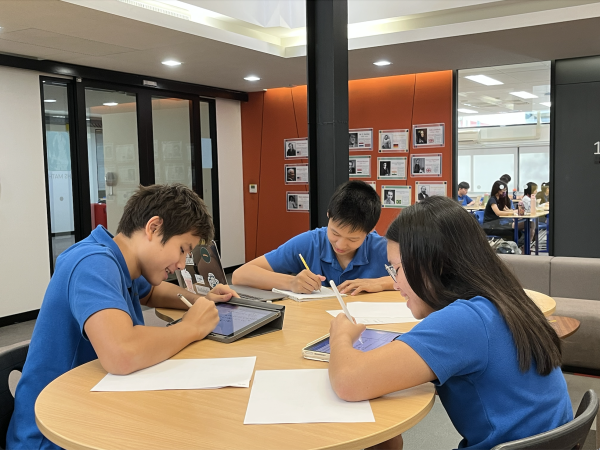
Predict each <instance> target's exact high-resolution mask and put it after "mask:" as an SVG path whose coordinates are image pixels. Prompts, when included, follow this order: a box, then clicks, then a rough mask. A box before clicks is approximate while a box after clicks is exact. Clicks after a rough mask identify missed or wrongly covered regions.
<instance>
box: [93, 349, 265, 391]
mask: <svg viewBox="0 0 600 450" xmlns="http://www.w3.org/2000/svg"><path fill="white" fill-rule="evenodd" d="M255 363H256V356H250V357H245V358H215V359H169V360H167V361H163V362H161V363H160V364H156V365H155V366H152V367H148V368H147V369H142V370H138V371H137V372H133V373H131V374H129V375H112V374H108V375H106V376H105V377H104V378H102V380H100V382H99V383H98V384H97V385H96V386H94V387H93V388H92V392H94V391H98V392H103V391H120V392H126V391H163V390H169V389H219V388H222V387H225V386H233V387H245V388H247V387H249V386H250V379H251V378H252V372H253V371H254V364H255Z"/></svg>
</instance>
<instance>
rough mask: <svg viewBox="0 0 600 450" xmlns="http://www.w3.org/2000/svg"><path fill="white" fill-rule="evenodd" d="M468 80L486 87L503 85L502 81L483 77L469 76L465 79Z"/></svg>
mask: <svg viewBox="0 0 600 450" xmlns="http://www.w3.org/2000/svg"><path fill="white" fill-rule="evenodd" d="M465 78H466V79H468V80H471V81H474V82H475V83H480V84H485V85H486V86H495V85H497V84H504V83H503V82H502V81H498V80H494V79H493V78H490V77H488V76H485V75H469V76H467V77H465Z"/></svg>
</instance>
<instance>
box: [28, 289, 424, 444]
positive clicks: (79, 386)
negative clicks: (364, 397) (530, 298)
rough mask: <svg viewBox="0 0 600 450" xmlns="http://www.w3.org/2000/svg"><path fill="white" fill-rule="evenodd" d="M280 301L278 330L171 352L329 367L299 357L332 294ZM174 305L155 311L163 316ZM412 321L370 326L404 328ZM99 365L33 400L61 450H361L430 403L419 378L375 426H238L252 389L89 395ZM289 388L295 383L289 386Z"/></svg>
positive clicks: (323, 326)
mask: <svg viewBox="0 0 600 450" xmlns="http://www.w3.org/2000/svg"><path fill="white" fill-rule="evenodd" d="M352 300H354V301H366V300H370V301H383V302H385V301H396V302H397V301H402V300H403V299H402V297H401V296H400V295H399V294H398V293H396V292H382V293H378V294H367V295H360V296H357V297H352ZM281 303H282V304H284V305H285V307H286V310H285V319H284V326H283V331H276V332H274V333H270V334H266V335H263V336H257V337H253V338H249V339H242V340H240V341H237V342H233V343H231V344H221V343H218V342H215V341H210V340H203V341H200V342H196V343H193V344H191V345H189V346H188V347H186V348H185V349H183V350H182V351H181V352H179V353H178V354H177V355H175V356H174V357H173V358H174V359H178V358H218V357H237V356H256V357H257V359H256V366H255V369H256V370H270V369H326V368H327V363H324V362H319V361H311V360H308V359H304V358H303V357H302V348H303V347H304V346H305V345H306V344H307V343H309V342H311V341H312V340H314V339H317V338H318V337H320V336H323V335H325V334H327V333H328V332H329V322H330V321H331V316H330V315H329V314H327V313H326V312H325V311H327V310H332V309H339V304H338V302H337V300H336V299H335V298H333V299H324V300H317V301H313V302H305V303H298V302H294V301H292V300H284V301H283V302H281ZM182 314H183V311H181V310H166V309H163V310H160V311H157V315H159V317H162V318H164V319H167V320H173V319H177V318H179V317H181V315H182ZM414 325H415V322H413V323H404V324H388V325H380V326H373V328H381V329H387V330H393V331H408V330H410V329H411V328H412V327H413V326H414ZM105 375H106V371H105V370H104V369H102V366H101V365H100V363H99V362H98V361H97V360H96V361H92V362H90V363H87V364H84V365H82V366H80V367H77V368H75V369H73V370H71V371H69V372H67V373H66V374H64V375H62V376H61V377H59V378H57V379H56V380H54V381H53V382H52V383H50V384H49V385H48V386H47V387H46V388H45V389H44V390H43V391H42V393H41V394H40V396H39V397H38V399H37V401H36V404H35V415H36V422H37V425H38V427H39V428H40V430H41V431H42V433H43V434H44V435H45V436H46V437H47V438H48V439H50V440H51V441H52V442H54V443H56V444H57V445H60V446H61V447H63V448H66V449H107V450H112V449H116V448H118V449H144V450H145V449H245V450H251V449H277V450H279V449H282V448H285V449H316V448H320V449H323V448H328V449H362V448H365V447H369V446H372V445H375V444H377V443H380V442H383V441H386V440H388V439H391V438H392V437H394V436H397V435H398V434H401V433H403V432H405V431H406V430H408V429H409V428H411V427H412V426H414V425H415V424H416V423H418V422H419V421H420V420H421V419H422V418H423V417H425V415H426V414H427V413H428V412H429V410H430V409H431V407H432V406H433V402H434V393H435V389H434V386H433V385H432V384H431V383H425V384H423V385H420V386H416V387H414V388H411V389H407V390H403V391H399V392H395V393H392V394H389V395H386V396H383V397H381V398H377V399H374V400H371V407H372V408H373V414H374V416H375V422H372V423H310V424H276V425H244V423H243V422H244V416H245V414H246V408H247V405H248V400H249V397H250V389H243V388H223V389H212V390H179V391H176V390H172V391H146V392H90V389H91V388H92V387H93V386H94V385H95V384H96V383H98V382H99V381H100V380H101V379H102V378H103V377H104V376H105ZM289 388H290V389H293V388H294V386H290V387H289Z"/></svg>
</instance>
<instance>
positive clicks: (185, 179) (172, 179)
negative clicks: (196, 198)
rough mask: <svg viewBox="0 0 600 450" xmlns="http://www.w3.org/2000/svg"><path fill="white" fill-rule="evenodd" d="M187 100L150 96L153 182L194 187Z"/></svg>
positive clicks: (188, 104)
mask: <svg viewBox="0 0 600 450" xmlns="http://www.w3.org/2000/svg"><path fill="white" fill-rule="evenodd" d="M190 104H191V101H190V100H182V99H179V98H163V97H152V130H153V135H154V177H155V183H156V184H167V183H181V184H184V185H186V186H188V187H189V188H191V189H194V186H193V182H192V181H193V179H192V171H193V167H194V155H193V153H192V145H191V133H190Z"/></svg>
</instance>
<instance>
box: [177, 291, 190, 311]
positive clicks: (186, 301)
mask: <svg viewBox="0 0 600 450" xmlns="http://www.w3.org/2000/svg"><path fill="white" fill-rule="evenodd" d="M177 297H179V300H181V301H182V302H183V303H185V304H186V306H187V307H188V308H191V307H192V304H191V303H190V302H189V300H188V299H187V298H185V297H184V296H183V295H181V294H177Z"/></svg>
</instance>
